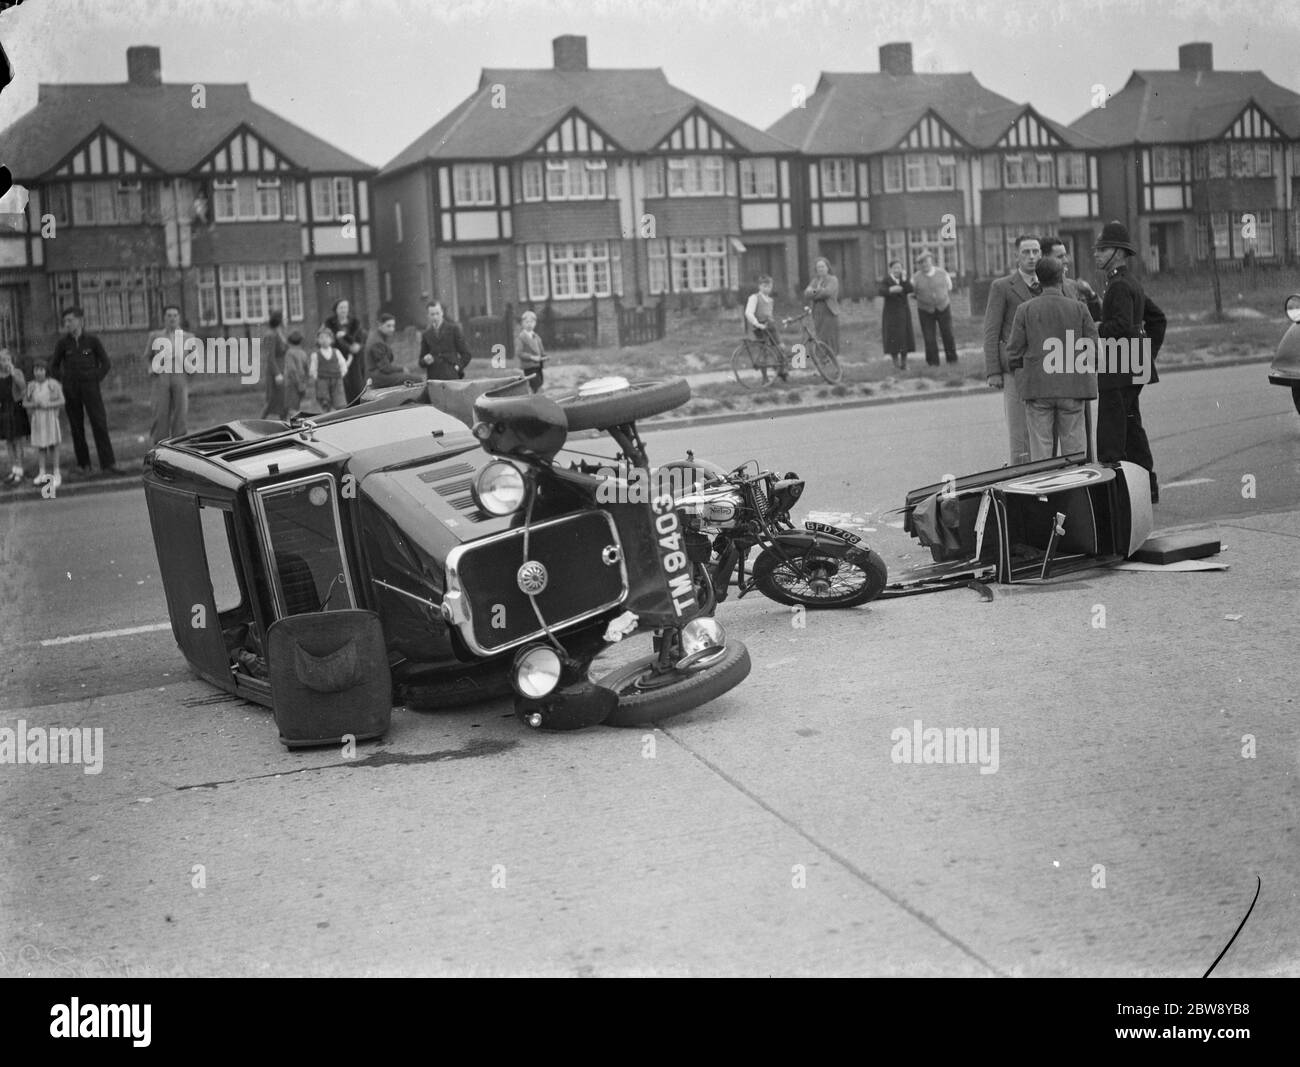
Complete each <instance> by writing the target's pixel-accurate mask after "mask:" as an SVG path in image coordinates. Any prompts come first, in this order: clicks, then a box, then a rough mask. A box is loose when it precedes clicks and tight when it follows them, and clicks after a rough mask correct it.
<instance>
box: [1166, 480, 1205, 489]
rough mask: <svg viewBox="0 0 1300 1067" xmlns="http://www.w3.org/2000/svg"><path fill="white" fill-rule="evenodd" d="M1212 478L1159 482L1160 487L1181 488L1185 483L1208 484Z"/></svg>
mask: <svg viewBox="0 0 1300 1067" xmlns="http://www.w3.org/2000/svg"><path fill="white" fill-rule="evenodd" d="M1212 481H1214V479H1213V478H1188V479H1187V480H1186V481H1182V482H1161V483H1160V488H1161V489H1181V488H1182V487H1183V486H1185V485H1209V484H1210V483H1211V482H1212Z"/></svg>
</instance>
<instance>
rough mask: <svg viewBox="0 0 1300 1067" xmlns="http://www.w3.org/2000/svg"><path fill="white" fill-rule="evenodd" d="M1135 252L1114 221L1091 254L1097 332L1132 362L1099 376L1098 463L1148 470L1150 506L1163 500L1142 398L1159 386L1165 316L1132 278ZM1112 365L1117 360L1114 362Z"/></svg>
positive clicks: (1103, 369)
mask: <svg viewBox="0 0 1300 1067" xmlns="http://www.w3.org/2000/svg"><path fill="white" fill-rule="evenodd" d="M1136 255H1137V249H1136V248H1135V247H1134V246H1133V242H1132V241H1130V240H1129V235H1128V229H1127V228H1126V227H1125V226H1124V224H1123V223H1121V222H1118V221H1112V222H1108V223H1106V225H1105V226H1103V227H1102V230H1101V237H1099V238H1098V240H1097V244H1096V245H1095V246H1094V249H1093V261H1094V262H1095V263H1096V265H1097V269H1098V270H1099V271H1101V272H1103V273H1104V274H1105V276H1106V292H1105V295H1104V296H1103V297H1102V300H1101V320H1100V321H1099V322H1098V323H1097V332H1098V334H1100V335H1101V338H1102V340H1103V343H1104V342H1105V340H1106V339H1112V340H1115V341H1122V342H1123V346H1122V348H1119V349H1118V352H1120V353H1123V354H1126V355H1127V356H1128V361H1127V362H1128V366H1127V367H1125V366H1122V365H1121V366H1113V365H1104V364H1106V363H1107V362H1108V361H1106V360H1104V359H1102V360H1101V361H1100V362H1099V366H1098V372H1099V373H1098V375H1097V389H1098V394H1099V395H1098V399H1097V458H1098V459H1099V460H1100V461H1101V462H1102V463H1117V462H1119V461H1120V460H1126V461H1128V462H1129V463H1136V464H1137V465H1138V466H1139V467H1144V468H1145V469H1146V470H1147V471H1148V472H1149V474H1150V477H1151V502H1152V503H1153V504H1154V503H1156V502H1157V501H1158V500H1159V499H1160V489H1159V485H1158V484H1157V482H1156V474H1155V460H1154V458H1153V457H1152V455H1151V444H1150V442H1149V441H1148V440H1147V434H1146V430H1145V429H1144V428H1143V426H1142V411H1141V409H1140V407H1139V398H1140V396H1141V394H1142V386H1143V385H1144V384H1146V383H1147V382H1148V381H1150V382H1153V383H1154V382H1157V381H1159V380H1160V379H1159V375H1158V374H1157V373H1156V366H1155V357H1156V356H1157V355H1158V354H1159V352H1160V346H1161V344H1162V343H1163V342H1164V338H1165V327H1166V320H1165V315H1164V312H1163V311H1161V310H1160V309H1159V308H1158V307H1156V306H1155V304H1154V303H1153V302H1152V301H1151V300H1149V299H1148V298H1147V296H1146V293H1145V292H1144V291H1143V289H1142V283H1141V282H1140V281H1138V280H1137V278H1135V277H1133V274H1132V272H1131V270H1130V261H1131V260H1132V259H1133V257H1135V256H1136ZM1109 362H1110V363H1112V364H1113V363H1115V362H1116V360H1114V359H1111V360H1110V361H1109Z"/></svg>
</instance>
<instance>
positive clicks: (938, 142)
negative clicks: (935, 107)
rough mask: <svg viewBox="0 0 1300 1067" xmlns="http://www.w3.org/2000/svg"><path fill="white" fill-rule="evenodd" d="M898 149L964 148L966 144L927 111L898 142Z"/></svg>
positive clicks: (950, 128)
mask: <svg viewBox="0 0 1300 1067" xmlns="http://www.w3.org/2000/svg"><path fill="white" fill-rule="evenodd" d="M897 147H898V148H912V149H917V148H965V147H966V142H965V141H964V140H962V138H961V137H959V136H958V135H957V134H955V133H954V132H953V131H952V127H950V126H949V125H948V124H947V123H946V122H944V121H943V119H941V118H939V116H938V115H936V114H935V113H934V112H933V111H927V112H926V113H925V115H924V116H922V118H921V121H920V122H918V123H917V124H916V125H915V126H913V127H912V128H911V129H910V130H908V131H907V133H906V134H905V135H904V137H903V139H902V140H901V141H899V142H898V145H897Z"/></svg>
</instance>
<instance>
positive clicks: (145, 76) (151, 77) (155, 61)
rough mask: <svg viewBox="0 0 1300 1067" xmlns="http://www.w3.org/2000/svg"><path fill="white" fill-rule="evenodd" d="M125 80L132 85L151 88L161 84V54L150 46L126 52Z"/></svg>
mask: <svg viewBox="0 0 1300 1067" xmlns="http://www.w3.org/2000/svg"><path fill="white" fill-rule="evenodd" d="M126 79H127V81H128V82H130V83H131V84H132V85H141V86H146V87H150V88H152V87H153V86H156V85H161V84H162V52H161V51H160V50H159V49H158V48H156V47H155V46H153V45H151V44H138V45H133V46H132V47H130V48H128V49H127V50H126Z"/></svg>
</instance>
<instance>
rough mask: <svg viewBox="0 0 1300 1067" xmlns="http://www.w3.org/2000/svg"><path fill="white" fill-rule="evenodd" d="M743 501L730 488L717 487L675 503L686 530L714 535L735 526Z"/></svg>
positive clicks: (688, 495) (687, 496)
mask: <svg viewBox="0 0 1300 1067" xmlns="http://www.w3.org/2000/svg"><path fill="white" fill-rule="evenodd" d="M743 506H744V500H743V498H742V497H741V495H740V492H739V491H738V490H736V489H733V488H731V486H718V487H717V488H714V489H702V490H701V491H700V492H698V493H689V494H687V495H686V496H684V497H682V498H681V499H680V500H678V501H677V509H678V510H679V511H680V512H681V513H682V517H683V519H684V520H685V521H686V526H687V529H690V530H696V531H704V530H708V531H710V532H713V533H716V532H718V531H721V530H728V529H730V528H731V527H733V526H735V525H736V522H737V519H738V517H739V515H740V512H741V509H742V508H743Z"/></svg>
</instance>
